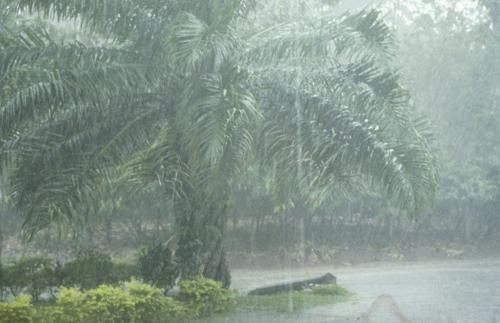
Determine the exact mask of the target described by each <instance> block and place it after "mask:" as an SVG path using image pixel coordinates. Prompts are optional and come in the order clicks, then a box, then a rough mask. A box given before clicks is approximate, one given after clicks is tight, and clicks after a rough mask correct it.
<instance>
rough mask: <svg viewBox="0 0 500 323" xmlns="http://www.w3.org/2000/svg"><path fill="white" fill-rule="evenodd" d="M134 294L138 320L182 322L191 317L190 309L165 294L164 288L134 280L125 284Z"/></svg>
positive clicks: (128, 290) (131, 293) (129, 291)
mask: <svg viewBox="0 0 500 323" xmlns="http://www.w3.org/2000/svg"><path fill="white" fill-rule="evenodd" d="M125 290H126V291H127V292H128V293H129V294H130V295H131V296H132V298H133V300H134V304H135V313H136V317H137V321H138V322H180V321H182V320H184V319H188V318H189V311H188V309H187V308H186V307H185V306H184V305H183V304H182V303H180V302H179V301H177V300H175V299H173V298H171V297H166V296H164V295H163V290H162V289H159V288H156V287H152V286H150V285H146V284H140V283H138V282H136V281H132V282H129V283H126V284H125Z"/></svg>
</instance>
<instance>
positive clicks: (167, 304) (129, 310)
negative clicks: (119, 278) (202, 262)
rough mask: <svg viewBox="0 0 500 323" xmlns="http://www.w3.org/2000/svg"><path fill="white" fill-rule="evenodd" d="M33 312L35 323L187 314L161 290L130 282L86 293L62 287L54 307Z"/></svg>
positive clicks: (166, 318) (140, 321) (165, 321)
mask: <svg viewBox="0 0 500 323" xmlns="http://www.w3.org/2000/svg"><path fill="white" fill-rule="evenodd" d="M28 305H29V301H28ZM36 312H37V313H36V315H35V319H34V322H36V323H87V322H95V323H125V322H127V323H149V322H159V323H170V322H181V321H183V320H184V319H186V318H188V317H189V315H188V314H189V312H190V311H189V310H188V309H187V308H186V307H184V306H183V304H181V303H180V302H178V301H176V300H174V299H172V298H171V297H166V296H164V295H163V293H162V290H161V289H158V288H154V287H151V286H149V285H146V284H140V283H138V282H135V281H132V282H130V283H126V284H125V285H124V286H123V287H122V288H118V287H113V286H109V285H101V286H99V287H97V288H95V289H91V290H88V291H86V292H81V291H79V290H78V289H76V288H62V289H61V290H60V291H59V293H58V295H57V298H56V302H55V304H54V305H51V306H42V307H38V308H37V311H36ZM2 322H3V321H2ZM16 322H17V321H16Z"/></svg>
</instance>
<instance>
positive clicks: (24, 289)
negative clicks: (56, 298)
mask: <svg viewBox="0 0 500 323" xmlns="http://www.w3.org/2000/svg"><path fill="white" fill-rule="evenodd" d="M178 274H179V272H178V268H177V264H176V263H175V261H174V260H173V256H172V252H171V251H170V250H169V249H168V248H166V247H164V246H163V245H161V244H157V245H152V246H149V247H146V248H144V249H143V250H142V251H141V253H140V254H139V256H138V257H137V259H136V261H134V262H133V263H124V262H114V261H112V259H111V256H109V255H107V254H103V253H100V252H97V251H95V250H84V251H81V252H79V253H78V254H77V256H76V258H75V259H73V260H71V261H68V262H66V263H64V264H63V263H60V262H56V263H54V262H53V261H52V259H51V258H47V257H43V256H33V257H22V258H20V259H18V260H17V261H14V262H11V263H9V264H7V265H6V266H4V267H2V264H1V263H0V298H6V297H10V296H13V297H16V296H19V295H21V294H26V293H27V294H29V295H31V298H32V301H34V302H38V301H39V299H40V296H41V295H44V296H45V297H44V298H47V296H49V297H50V296H53V295H54V294H55V291H57V288H58V287H61V286H64V287H77V288H79V289H81V290H87V289H92V288H96V287H97V286H100V285H102V284H107V285H116V284H118V283H120V282H123V281H129V280H130V279H131V278H132V277H135V278H139V279H141V280H142V281H144V282H147V283H148V284H150V285H153V286H155V287H159V288H163V289H165V290H168V289H169V288H171V287H172V286H173V285H174V283H175V280H176V278H177V277H178Z"/></svg>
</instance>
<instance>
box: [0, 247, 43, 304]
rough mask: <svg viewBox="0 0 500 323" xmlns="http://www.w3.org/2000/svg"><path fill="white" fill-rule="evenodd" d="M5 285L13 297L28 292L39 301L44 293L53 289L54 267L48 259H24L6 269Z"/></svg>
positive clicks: (36, 257) (38, 257)
mask: <svg viewBox="0 0 500 323" xmlns="http://www.w3.org/2000/svg"><path fill="white" fill-rule="evenodd" d="M4 273H5V284H6V286H7V287H8V288H9V290H10V292H11V293H12V295H14V296H17V295H18V294H19V293H21V292H23V291H27V292H28V293H29V294H30V295H31V297H32V298H33V300H34V301H38V299H39V297H40V295H41V294H42V293H43V292H44V291H48V290H49V289H50V287H51V281H52V275H53V265H52V260H51V259H49V258H46V257H41V256H34V257H22V258H20V259H19V260H18V261H17V262H15V263H13V264H11V265H10V266H8V267H7V268H6V269H5V272H4Z"/></svg>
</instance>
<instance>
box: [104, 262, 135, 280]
mask: <svg viewBox="0 0 500 323" xmlns="http://www.w3.org/2000/svg"><path fill="white" fill-rule="evenodd" d="M133 277H137V266H136V265H135V264H130V263H127V262H115V263H113V275H112V279H111V281H110V282H109V283H111V282H127V281H130V280H131V279H132V278H133Z"/></svg>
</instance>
